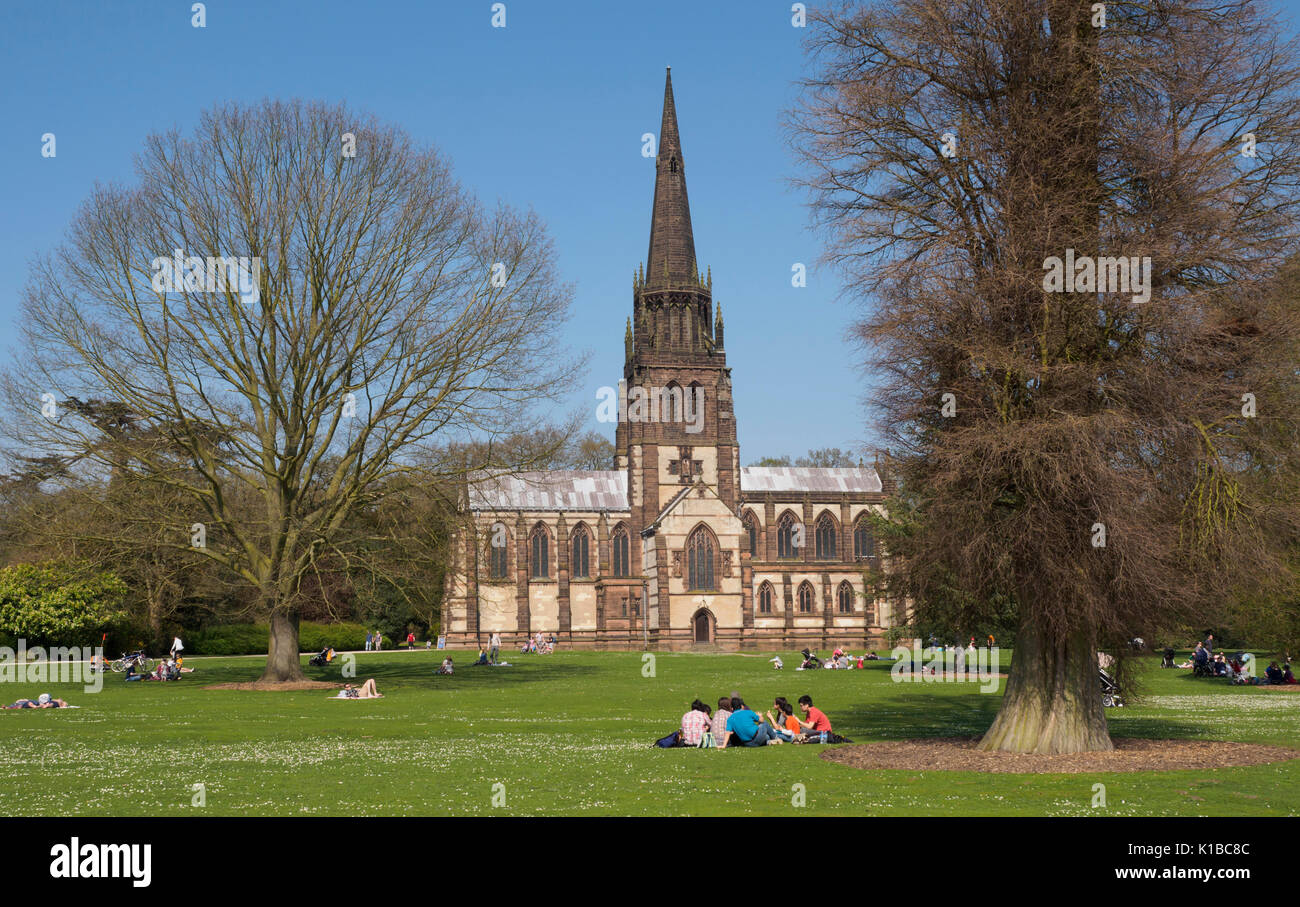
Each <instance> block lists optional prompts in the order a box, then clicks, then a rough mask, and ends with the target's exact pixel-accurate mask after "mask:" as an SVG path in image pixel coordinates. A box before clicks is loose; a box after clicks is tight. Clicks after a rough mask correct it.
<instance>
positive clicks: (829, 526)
mask: <svg viewBox="0 0 1300 907" xmlns="http://www.w3.org/2000/svg"><path fill="white" fill-rule="evenodd" d="M816 535H817V560H819V561H833V560H835V559H836V555H835V547H836V546H835V520H834V519H833V518H832V517H831V515H830V514H829V513H823V514H822V515H821V516H820V517H819V518H818V519H817V529H816Z"/></svg>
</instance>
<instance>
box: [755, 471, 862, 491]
mask: <svg viewBox="0 0 1300 907" xmlns="http://www.w3.org/2000/svg"><path fill="white" fill-rule="evenodd" d="M740 491H741V493H742V494H762V493H764V492H768V491H771V492H783V491H834V492H859V493H860V492H879V491H880V476H878V475H877V474H876V471H875V470H874V469H872V468H871V467H869V466H855V467H852V468H844V469H840V468H830V467H813V466H742V467H741V469H740Z"/></svg>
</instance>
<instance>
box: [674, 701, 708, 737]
mask: <svg viewBox="0 0 1300 907" xmlns="http://www.w3.org/2000/svg"><path fill="white" fill-rule="evenodd" d="M706 709H708V706H706V705H705V704H704V703H702V702H700V701H699V700H698V699H697V700H695V701H694V702H692V703H691V710H690V711H689V712H687V713H686V714H685V715H683V716H682V746H701V745H702V744H703V741H704V735H705V734H707V733H708V732H709V729H710V728H711V727H712V726H713V722H711V721H710V720H709V716H708V713H707V712H706Z"/></svg>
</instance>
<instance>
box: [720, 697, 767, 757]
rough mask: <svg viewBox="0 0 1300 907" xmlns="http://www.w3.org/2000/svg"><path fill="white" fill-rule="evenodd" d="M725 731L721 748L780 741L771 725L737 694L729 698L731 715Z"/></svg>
mask: <svg viewBox="0 0 1300 907" xmlns="http://www.w3.org/2000/svg"><path fill="white" fill-rule="evenodd" d="M726 731H727V736H726V742H725V743H723V745H722V748H723V749H726V748H727V747H729V746H766V745H767V744H768V743H780V742H781V741H780V740H779V739H778V738H777V736H776V731H775V730H773V729H772V726H771V725H770V724H768V723H767V722H765V721H764V720H763V719H762V718H760V717H758V714H757V713H756V712H753V711H751V710H750V709H749V707H748V706H746V705H745V702H744V700H743V699H741V698H740V697H739V696H736V697H733V698H732V700H731V717H730V718H728V719H727V729H726Z"/></svg>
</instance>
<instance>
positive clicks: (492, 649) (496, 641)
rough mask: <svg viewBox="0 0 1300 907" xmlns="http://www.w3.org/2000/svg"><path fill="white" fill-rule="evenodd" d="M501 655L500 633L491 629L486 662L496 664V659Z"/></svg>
mask: <svg viewBox="0 0 1300 907" xmlns="http://www.w3.org/2000/svg"><path fill="white" fill-rule="evenodd" d="M500 657H501V634H500V633H498V632H497V631H495V630H493V631H492V636H491V638H490V639H489V640H488V664H496V663H497V659H498V658H500Z"/></svg>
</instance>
